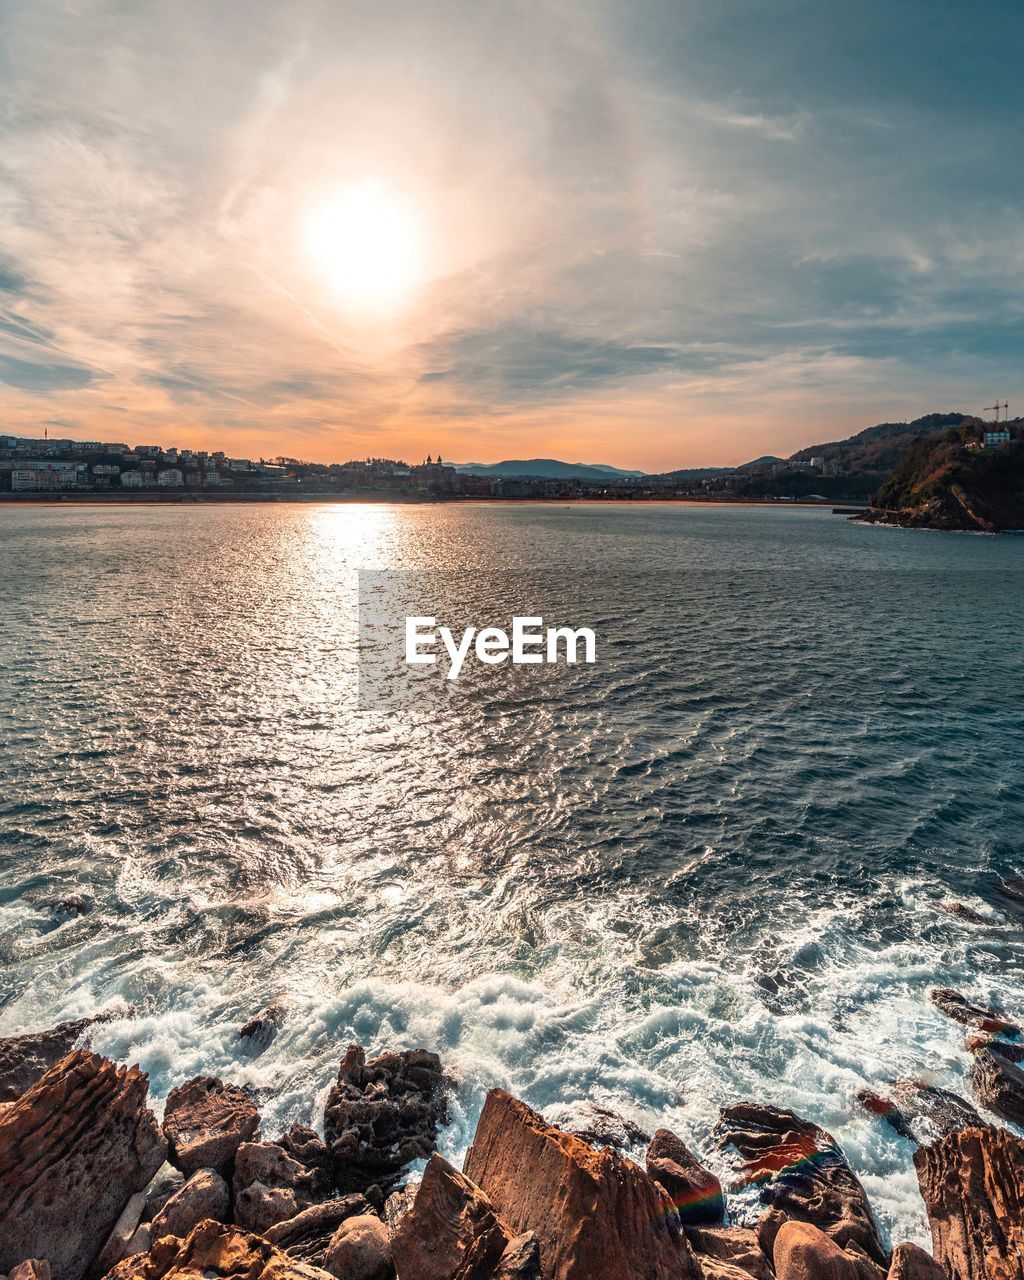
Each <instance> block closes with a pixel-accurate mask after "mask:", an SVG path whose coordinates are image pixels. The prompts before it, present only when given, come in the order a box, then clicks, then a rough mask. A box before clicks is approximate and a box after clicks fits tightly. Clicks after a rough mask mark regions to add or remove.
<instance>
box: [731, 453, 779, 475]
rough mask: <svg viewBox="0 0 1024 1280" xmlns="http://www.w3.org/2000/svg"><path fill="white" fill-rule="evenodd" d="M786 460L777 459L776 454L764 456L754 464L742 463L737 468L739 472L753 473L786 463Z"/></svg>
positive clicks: (756, 459)
mask: <svg viewBox="0 0 1024 1280" xmlns="http://www.w3.org/2000/svg"><path fill="white" fill-rule="evenodd" d="M785 461H787V459H785V458H776V456H775V454H774V453H765V454H762V456H761V457H760V458H755V459H754V460H753V462H741V463H740V465H739V466H738V467H737V468H736V470H737V471H752V470H754V469H755V468H757V467H770V466H773V465H774V464H775V463H778V462H785Z"/></svg>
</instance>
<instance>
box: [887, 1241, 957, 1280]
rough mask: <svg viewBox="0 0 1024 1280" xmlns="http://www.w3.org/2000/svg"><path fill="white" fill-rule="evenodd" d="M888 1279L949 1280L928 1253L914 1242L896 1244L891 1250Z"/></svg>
mask: <svg viewBox="0 0 1024 1280" xmlns="http://www.w3.org/2000/svg"><path fill="white" fill-rule="evenodd" d="M888 1280H949V1277H948V1276H947V1275H946V1273H945V1271H944V1270H943V1269H942V1267H940V1266H939V1264H938V1263H937V1262H936V1261H935V1259H934V1258H933V1257H932V1255H931V1254H930V1253H925V1251H924V1250H923V1249H919V1248H918V1247H917V1245H916V1244H898V1245H897V1246H896V1248H895V1249H893V1251H892V1265H891V1266H890V1268H889V1276H888Z"/></svg>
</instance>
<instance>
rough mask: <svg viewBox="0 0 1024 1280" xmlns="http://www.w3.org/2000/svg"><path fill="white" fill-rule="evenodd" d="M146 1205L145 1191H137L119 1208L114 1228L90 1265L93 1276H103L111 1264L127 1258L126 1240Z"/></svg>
mask: <svg viewBox="0 0 1024 1280" xmlns="http://www.w3.org/2000/svg"><path fill="white" fill-rule="evenodd" d="M145 1207H146V1193H145V1191H137V1192H136V1193H135V1195H133V1196H132V1197H131V1199H130V1200H129V1201H128V1203H127V1204H126V1205H125V1207H124V1208H123V1209H122V1210H121V1216H120V1217H119V1218H118V1220H117V1221H116V1222H115V1223H114V1229H113V1230H112V1231H111V1233H110V1235H109V1236H108V1237H107V1241H106V1244H104V1246H103V1248H102V1249H101V1250H100V1252H99V1256H98V1257H97V1258H96V1261H95V1262H94V1263H93V1264H92V1266H91V1267H90V1269H89V1270H90V1273H91V1274H92V1275H93V1276H103V1275H106V1273H107V1272H108V1271H109V1270H110V1268H111V1267H112V1266H114V1265H115V1264H116V1263H118V1262H120V1261H121V1259H122V1258H127V1257H128V1254H129V1252H130V1251H129V1248H128V1242H129V1241H130V1240H131V1238H132V1236H133V1235H134V1234H135V1232H136V1230H137V1229H138V1226H139V1223H140V1222H141V1221H142V1211H143V1209H144V1208H145Z"/></svg>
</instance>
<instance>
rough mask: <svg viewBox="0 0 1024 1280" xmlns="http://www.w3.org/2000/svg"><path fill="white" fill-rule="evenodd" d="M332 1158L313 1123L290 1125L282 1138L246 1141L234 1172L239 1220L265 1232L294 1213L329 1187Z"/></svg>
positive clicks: (241, 1147) (240, 1223)
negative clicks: (306, 1126) (303, 1125)
mask: <svg viewBox="0 0 1024 1280" xmlns="http://www.w3.org/2000/svg"><path fill="white" fill-rule="evenodd" d="M303 1156H305V1157H306V1158H307V1159H308V1160H311V1161H312V1162H313V1163H312V1164H306V1163H305V1161H304V1160H303V1158H302V1157H303ZM328 1162H329V1154H328V1151H327V1148H326V1147H325V1146H324V1144H323V1143H322V1142H321V1141H320V1139H319V1138H318V1137H317V1136H316V1134H315V1133H313V1131H312V1130H311V1129H298V1128H294V1129H289V1131H288V1132H287V1133H285V1134H282V1136H281V1137H280V1138H279V1139H278V1140H277V1142H244V1143H242V1145H241V1146H240V1147H239V1148H238V1154H237V1156H236V1157H235V1172H234V1178H233V1186H234V1195H235V1221H236V1222H237V1223H238V1225H239V1226H241V1227H244V1228H245V1229H246V1230H247V1231H256V1232H260V1233H262V1232H264V1231H265V1230H266V1229H267V1227H271V1226H273V1225H274V1223H276V1222H285V1221H287V1219H289V1218H294V1217H295V1215H296V1214H297V1213H301V1212H302V1210H303V1209H308V1208H309V1206H310V1205H311V1204H313V1203H315V1201H317V1200H319V1199H322V1198H323V1197H324V1196H325V1195H327V1194H328V1193H329V1191H330V1176H329V1174H328V1172H327V1169H326V1167H325V1166H326V1165H327V1163H328Z"/></svg>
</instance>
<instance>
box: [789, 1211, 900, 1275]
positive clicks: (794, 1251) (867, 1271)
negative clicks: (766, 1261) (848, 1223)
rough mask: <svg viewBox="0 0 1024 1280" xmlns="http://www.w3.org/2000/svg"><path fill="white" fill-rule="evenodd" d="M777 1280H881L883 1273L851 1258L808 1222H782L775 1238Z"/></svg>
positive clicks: (858, 1258)
mask: <svg viewBox="0 0 1024 1280" xmlns="http://www.w3.org/2000/svg"><path fill="white" fill-rule="evenodd" d="M773 1262H774V1264H775V1275H776V1278H777V1280H885V1272H884V1271H882V1269H881V1268H880V1267H878V1266H877V1265H876V1264H875V1263H873V1262H870V1261H868V1260H867V1259H865V1258H863V1257H853V1256H851V1255H850V1254H849V1253H847V1252H846V1251H845V1250H844V1249H841V1248H840V1247H839V1245H838V1244H836V1242H835V1240H833V1239H832V1237H831V1236H827V1235H826V1234H825V1233H824V1231H819V1230H818V1228H817V1227H815V1226H813V1225H812V1224H811V1223H809V1222H784V1223H783V1224H782V1226H781V1227H780V1228H779V1231H778V1234H777V1235H776V1237H775V1249H774V1254H773Z"/></svg>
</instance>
